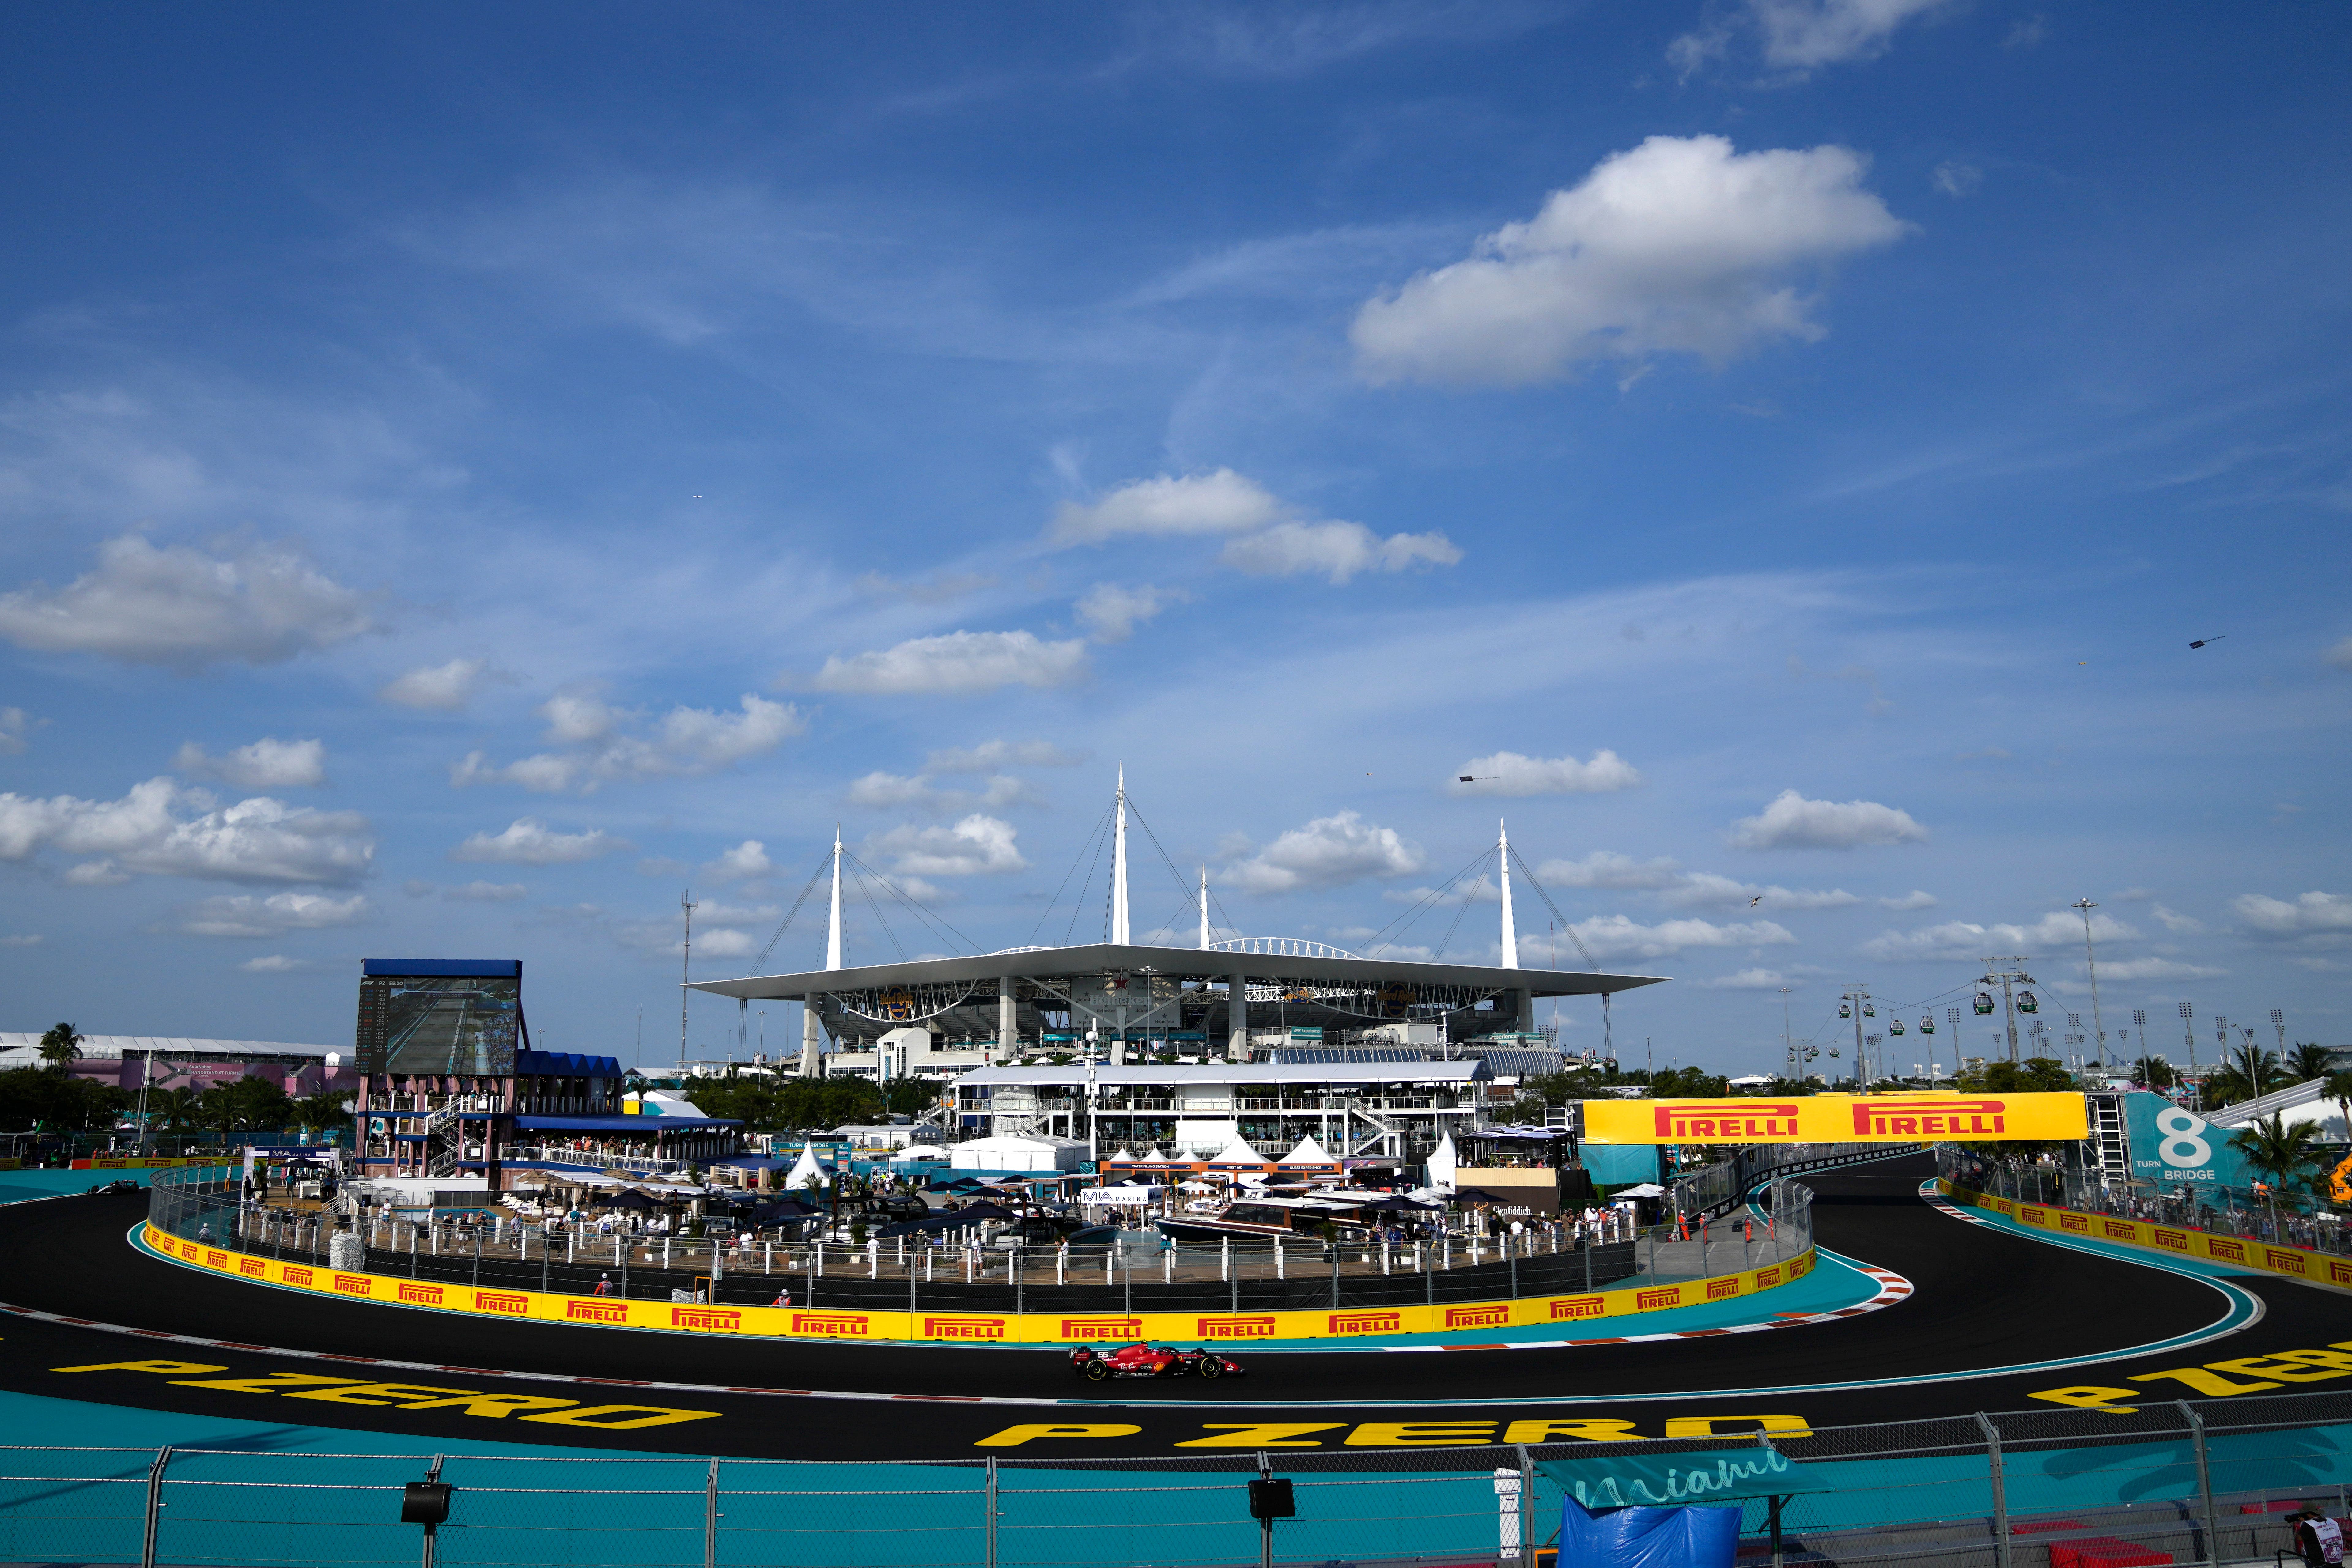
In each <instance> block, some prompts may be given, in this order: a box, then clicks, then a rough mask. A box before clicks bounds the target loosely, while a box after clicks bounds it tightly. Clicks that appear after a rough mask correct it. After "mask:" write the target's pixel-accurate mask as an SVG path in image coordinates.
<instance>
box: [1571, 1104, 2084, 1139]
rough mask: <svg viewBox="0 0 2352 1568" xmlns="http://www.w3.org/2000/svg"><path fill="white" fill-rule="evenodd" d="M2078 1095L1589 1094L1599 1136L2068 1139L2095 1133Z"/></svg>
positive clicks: (1593, 1134)
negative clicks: (1687, 1096) (1657, 1096)
mask: <svg viewBox="0 0 2352 1568" xmlns="http://www.w3.org/2000/svg"><path fill="white" fill-rule="evenodd" d="M2089 1131H2090V1121H2089V1113H2088V1111H2087V1110H2085V1109H2084V1100H2083V1097H2082V1096H2081V1095H2079V1094H1945V1093H1917V1094H1816V1095H1803V1096H1798V1097H1796V1098H1793V1099H1789V1100H1771V1099H1767V1098H1764V1097H1762V1096H1759V1097H1757V1098H1755V1099H1753V1100H1733V1099H1724V1100H1586V1101H1585V1102H1584V1137H1585V1141H1586V1142H1591V1143H1872V1142H1877V1143H1922V1142H1960V1143H1976V1142H2006V1141H2010V1140H2018V1139H2023V1140H2032V1141H2036V1142H2043V1141H2049V1142H2061V1141H2067V1140H2080V1139H2082V1138H2084V1137H2085V1136H2087V1135H2088V1134H2089Z"/></svg>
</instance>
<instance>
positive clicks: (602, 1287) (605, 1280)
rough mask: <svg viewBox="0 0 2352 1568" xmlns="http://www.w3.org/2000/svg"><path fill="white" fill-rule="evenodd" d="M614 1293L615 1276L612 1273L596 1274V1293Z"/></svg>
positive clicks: (605, 1294)
mask: <svg viewBox="0 0 2352 1568" xmlns="http://www.w3.org/2000/svg"><path fill="white" fill-rule="evenodd" d="M612 1293H613V1277H612V1276H611V1275H610V1274H599V1275H598V1276H596V1290H595V1294H597V1295H599V1296H609V1295H611V1294H612Z"/></svg>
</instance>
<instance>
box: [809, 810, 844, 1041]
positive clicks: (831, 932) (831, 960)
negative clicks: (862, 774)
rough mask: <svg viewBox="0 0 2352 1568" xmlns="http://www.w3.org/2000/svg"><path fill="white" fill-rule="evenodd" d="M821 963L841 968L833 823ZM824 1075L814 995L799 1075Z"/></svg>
mask: <svg viewBox="0 0 2352 1568" xmlns="http://www.w3.org/2000/svg"><path fill="white" fill-rule="evenodd" d="M824 966H825V968H827V969H839V968H840V967H841V825H840V824H839V823H837V822H836V823H835V824H834V825H833V918H832V920H831V921H828V922H827V923H826V925H825V928H824ZM801 1077H803V1079H813V1078H822V1077H824V1025H822V1024H820V1023H819V1022H818V1021H817V1008H816V1002H815V1000H814V998H811V999H809V1000H807V1001H804V1002H803V1003H802V1004H801Z"/></svg>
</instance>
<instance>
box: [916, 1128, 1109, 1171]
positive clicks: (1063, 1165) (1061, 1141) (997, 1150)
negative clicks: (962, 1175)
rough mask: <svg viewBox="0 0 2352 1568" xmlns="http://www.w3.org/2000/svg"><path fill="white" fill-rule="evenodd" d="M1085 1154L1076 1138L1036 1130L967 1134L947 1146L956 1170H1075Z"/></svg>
mask: <svg viewBox="0 0 2352 1568" xmlns="http://www.w3.org/2000/svg"><path fill="white" fill-rule="evenodd" d="M1086 1158H1087V1146H1086V1144H1084V1143H1083V1142H1079V1141H1078V1140H1076V1139H1074V1138H1054V1137H1049V1136H1047V1135H1045V1134H1044V1133H1040V1132H1033V1133H1028V1134H1024V1135H1022V1136H1019V1137H1013V1136H1003V1137H993V1138H968V1139H966V1140H964V1142H961V1143H957V1144H952V1145H950V1147H949V1149H948V1162H949V1163H950V1165H952V1166H953V1167H954V1168H955V1169H956V1170H959V1171H1043V1172H1052V1171H1075V1170H1076V1169H1077V1168H1078V1167H1079V1166H1080V1165H1081V1164H1083V1163H1085V1162H1086Z"/></svg>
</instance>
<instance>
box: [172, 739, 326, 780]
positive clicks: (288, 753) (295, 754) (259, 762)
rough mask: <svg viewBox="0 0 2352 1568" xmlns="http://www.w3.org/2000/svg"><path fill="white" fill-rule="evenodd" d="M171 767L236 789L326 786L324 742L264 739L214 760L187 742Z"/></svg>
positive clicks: (201, 748) (197, 746)
mask: <svg viewBox="0 0 2352 1568" xmlns="http://www.w3.org/2000/svg"><path fill="white" fill-rule="evenodd" d="M172 765H173V767H174V768H177V769H178V770H179V771H180V772H182V773H194V774H195V775H196V776H198V777H200V778H216V779H224V780H226V781H227V782H228V783H230V784H235V785H236V786H237V787H238V788H239V789H291V788H302V787H310V788H316V787H317V786H318V785H320V784H325V783H326V782H327V746H326V742H323V741H281V740H278V738H277V737H276V736H274V735H264V736H263V737H262V738H261V739H260V740H258V741H256V742H253V744H251V745H250V746H239V747H238V748H237V749H236V750H235V751H233V752H229V753H228V754H227V755H226V756H220V757H214V756H207V755H206V754H205V749H204V748H203V747H202V746H199V745H198V744H196V743H195V742H194V741H190V742H188V743H187V744H185V745H184V746H182V747H181V748H180V752H179V755H177V756H175V757H173V759H172Z"/></svg>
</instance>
